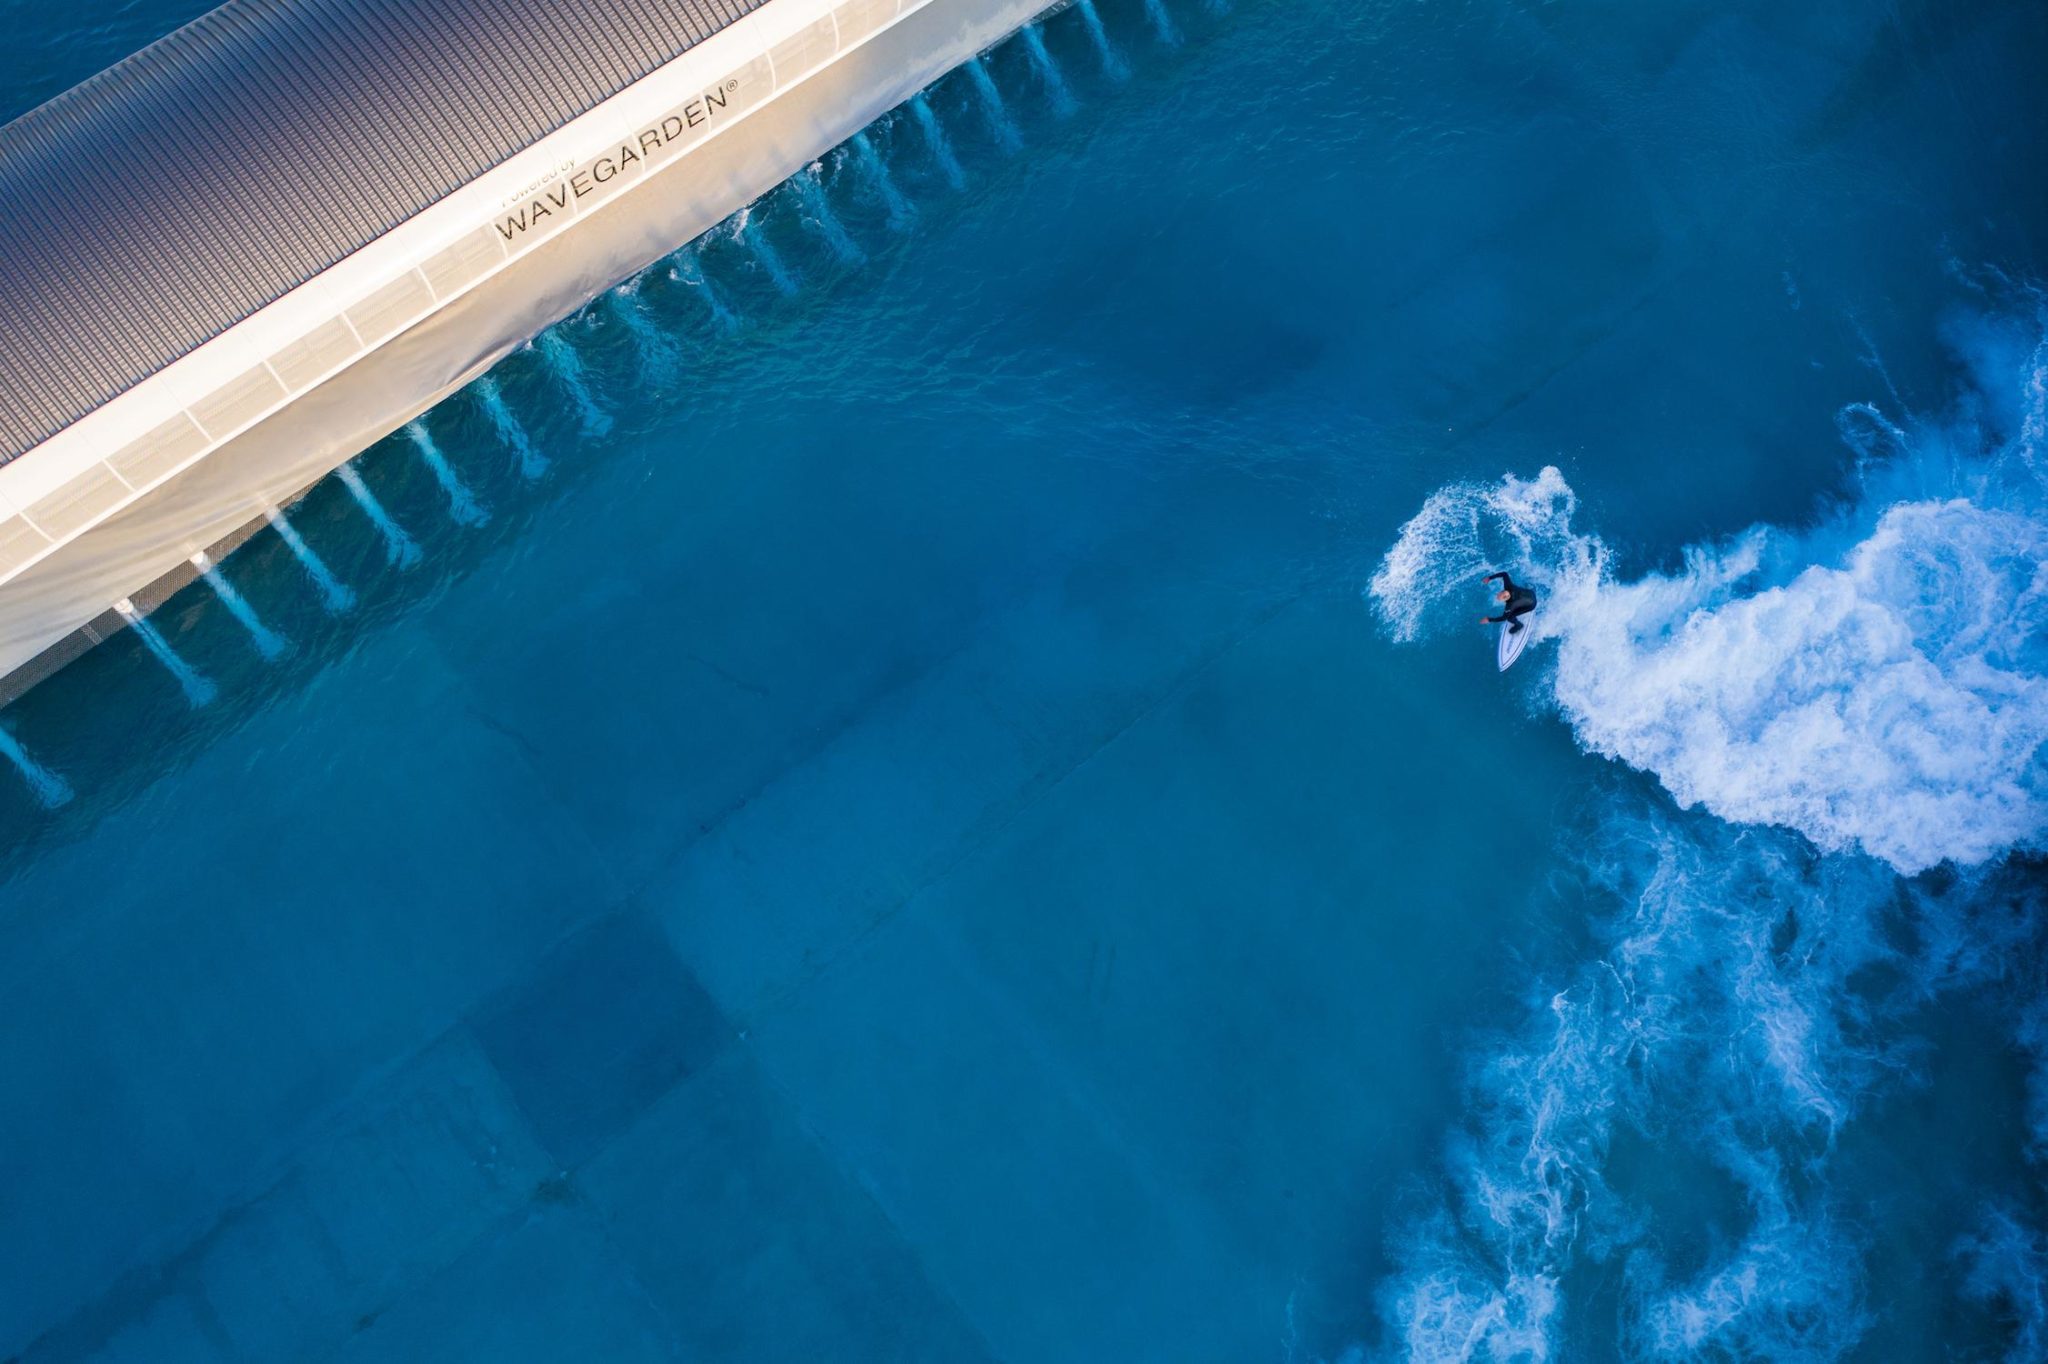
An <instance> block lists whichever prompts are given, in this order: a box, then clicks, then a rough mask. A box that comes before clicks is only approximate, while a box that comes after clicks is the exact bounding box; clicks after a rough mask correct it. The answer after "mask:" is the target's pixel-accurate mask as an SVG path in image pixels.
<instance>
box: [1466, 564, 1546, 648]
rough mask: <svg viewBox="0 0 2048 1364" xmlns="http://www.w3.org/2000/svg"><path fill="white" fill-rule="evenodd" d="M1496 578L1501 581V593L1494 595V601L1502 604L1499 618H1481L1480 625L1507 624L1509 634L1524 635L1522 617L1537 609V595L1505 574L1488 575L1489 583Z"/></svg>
mask: <svg viewBox="0 0 2048 1364" xmlns="http://www.w3.org/2000/svg"><path fill="white" fill-rule="evenodd" d="M1495 578H1498V579H1500V591H1498V592H1496V593H1494V594H1493V599H1494V600H1495V601H1497V602H1499V603H1500V604H1501V607H1500V614H1499V615H1497V616H1481V617H1480V618H1479V623H1480V624H1481V625H1500V624H1502V623H1505V624H1506V625H1507V627H1508V633H1509V634H1511V635H1519V634H1521V633H1522V617H1523V616H1526V615H1528V614H1529V613H1530V612H1531V611H1534V610H1535V609H1536V593H1535V592H1534V591H1532V590H1531V589H1529V588H1526V587H1524V586H1522V585H1521V584H1520V583H1518V582H1516V581H1515V580H1514V579H1513V578H1510V577H1509V576H1508V575H1507V574H1505V573H1489V574H1487V575H1486V581H1487V582H1492V581H1493V580H1494V579H1495Z"/></svg>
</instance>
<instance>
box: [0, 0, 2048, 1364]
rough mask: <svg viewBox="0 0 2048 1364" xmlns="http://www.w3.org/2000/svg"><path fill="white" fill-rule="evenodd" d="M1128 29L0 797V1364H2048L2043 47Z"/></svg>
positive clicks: (73, 57) (1855, 29)
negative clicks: (301, 1362)
mask: <svg viewBox="0 0 2048 1364" xmlns="http://www.w3.org/2000/svg"><path fill="white" fill-rule="evenodd" d="M1094 8H1095V12H1096V14H1097V15H1098V16H1099V19H1100V21H1101V24H1102V32H1101V34H1100V35H1098V34H1096V33H1095V32H1094V31H1093V29H1092V27H1091V25H1090V24H1089V22H1088V18H1089V16H1088V15H1087V14H1084V13H1083V12H1081V11H1079V10H1068V11H1065V12H1062V13H1060V14H1058V15H1055V16H1053V17H1051V18H1050V19H1049V20H1047V21H1046V22H1045V23H1044V25H1043V27H1042V31H1041V33H1040V34H1039V39H1040V42H1041V43H1042V48H1043V53H1044V56H1043V59H1041V58H1040V57H1039V56H1038V54H1037V52H1036V51H1035V50H1034V48H1033V46H1032V45H1031V44H1029V43H1026V42H1022V41H1014V42H1011V43H1008V44H1005V45H1003V46H1002V47H1000V48H999V49H997V50H996V51H995V52H993V53H992V54H990V55H989V56H988V57H987V58H985V59H984V62H983V63H982V64H981V65H980V66H979V67H978V68H975V69H971V70H968V71H962V72H960V73H956V74H955V75H953V76H951V77H948V78H947V79H945V80H943V81H941V82H939V83H938V84H937V85H936V86H935V87H934V88H933V89H932V90H931V91H929V92H928V93H927V94H926V95H925V96H923V97H922V104H921V105H913V106H911V107H907V108H905V109H903V110H900V111H898V112H897V113H896V114H893V115H891V116H889V117H887V118H885V119H883V120H882V121H881V122H880V123H878V124H877V125H876V126H874V127H873V128H871V129H870V130H868V131H867V133H865V134H864V137H863V140H862V141H861V142H859V143H856V144H854V145H852V146H849V147H847V148H842V149H839V150H837V151H835V152H833V153H831V154H828V155H827V156H825V157H823V158H822V159H821V160H820V162H819V163H818V164H817V166H816V167H815V168H813V169H810V170H807V171H806V172H804V173H803V174H802V175H801V176H800V177H799V179H798V181H797V182H795V183H793V184H792V185H790V186H787V187H785V188H784V189H782V190H779V191H777V192H776V193H774V194H771V195H769V196H767V197H766V198H765V199H764V200H763V201H762V202H761V203H759V204H757V205H755V206H754V207H753V208H752V209H750V210H749V211H748V212H747V213H746V214H744V215H742V216H741V217H739V218H736V219H735V220H734V221H733V222H732V223H729V224H727V225H726V226H724V227H722V228H720V229H718V230H716V231H714V232H713V233H711V234H709V235H708V236H707V237H706V238H704V239H703V240H702V241H700V242H698V243H696V244H694V245H692V246H690V247H688V248H687V249H685V250H683V251H681V252H680V253H679V254H678V255H676V256H675V257H672V258H670V259H668V260H666V261H663V262H661V263H659V264H657V265H656V266H654V267H652V268H650V269H649V270H648V271H647V272H645V274H643V275H642V276H641V277H640V278H639V279H638V280H636V281H633V282H631V283H630V285H629V286H628V287H627V288H626V289H625V290H623V291H620V292H617V293H614V294H613V295H611V296H608V297H606V298H602V299H599V300H597V301H595V302H593V303H592V304H591V305H590V306H589V307H588V308H586V309H584V310H582V311H581V312H579V313H578V314H577V315H575V316H574V317H571V318H569V319H567V320H565V321H564V322H563V323H562V324H561V325H559V326H558V327H556V328H554V329H552V330H551V331H550V332H549V333H548V334H547V335H546V336H545V337H543V338H542V339H541V340H540V341H538V342H537V343H536V344H535V345H533V346H531V347H527V348H523V349H521V350H520V351H518V352H516V353H515V354H514V355H512V356H511V357H510V358H508V359H507V360H506V361H505V362H504V363H503V364H502V365H500V366H499V367H498V368H497V369H496V370H495V371H494V372H493V374H492V375H491V376H490V382H489V384H488V385H482V384H480V385H478V386H475V387H473V388H472V389H470V390H469V391H467V392H465V393H462V394H459V395H457V396H455V397H453V398H451V399H450V400H449V401H448V402H446V403H444V404H443V405H442V406H441V407H439V408H437V409H436V410H434V411H433V412H431V413H429V414H427V416H426V417H425V418H423V419H422V422H421V423H420V424H419V425H418V426H417V428H415V429H413V430H411V431H406V432H400V433H398V434H397V435H395V436H394V437H392V438H391V439H389V440H387V441H385V442H383V443H381V444H380V445H379V446H377V447H375V448H373V449H372V450H370V451H367V452H365V453H364V454H363V455H362V456H361V457H360V458H359V459H358V460H357V461H356V463H355V466H354V467H355V469H356V471H357V476H358V482H359V484H360V486H359V487H352V486H350V484H349V483H348V482H347V481H345V480H343V479H340V478H336V479H330V480H328V481H326V482H325V483H323V484H322V485H320V486H319V487H317V488H316V489H314V490H313V492H312V493H311V494H310V495H309V496H308V497H307V498H305V499H304V500H303V501H301V502H299V503H297V504H296V505H294V506H293V507H292V508H290V509H289V516H290V526H291V528H292V529H293V530H294V531H295V533H296V534H297V535H298V536H299V537H300V538H301V540H302V541H303V544H304V549H305V552H306V556H307V557H304V558H302V557H300V556H299V555H298V554H297V553H296V552H295V549H294V547H293V546H292V545H290V544H288V543H287V542H285V541H284V540H283V539H281V538H280V537H279V535H277V534H276V533H275V532H272V531H265V532H264V533H263V534H261V535H259V536H257V537H256V538H255V539H254V540H252V541H251V542H250V543H249V544H248V545H247V546H246V547H244V548H243V549H241V550H240V551H238V552H237V553H235V554H234V555H232V556H230V557H229V558H228V559H227V560H226V561H225V562H223V563H222V564H221V565H220V568H219V572H220V574H221V575H222V578H223V581H224V582H225V583H226V584H227V585H228V586H229V587H230V588H231V589H232V596H233V600H235V601H238V602H239V603H240V604H241V607H240V611H237V610H235V609H232V608H231V606H230V604H229V598H228V596H227V595H224V594H223V593H221V592H220V591H218V590H216V589H215V588H213V587H210V586H209V585H208V584H207V583H206V582H204V581H202V582H199V583H195V584H194V585H193V587H192V588H190V589H188V590H187V591H185V592H183V593H181V594H180V595H179V596H178V597H177V598H175V599H174V600H173V601H172V602H171V603H170V604H169V605H168V606H167V607H166V608H165V609H163V610H161V611H159V612H158V613H156V615H155V616H154V617H153V618H152V624H153V626H154V628H155V630H156V631H157V633H158V636H159V642H160V644H161V645H162V646H163V647H164V648H165V649H166V650H167V651H169V653H170V656H171V657H172V658H174V659H175V661H176V663H177V665H178V667H179V668H181V669H183V670H184V675H185V677H186V679H187V680H186V682H185V684H184V685H181V683H180V680H179V677H178V676H175V675H174V674H173V673H172V672H171V671H169V670H168V669H167V668H166V666H165V665H164V663H163V662H162V661H160V660H159V658H158V657H157V656H156V655H155V654H154V653H153V652H152V651H151V649H150V648H149V647H147V644H146V642H145V641H144V640H142V639H140V638H138V637H136V636H135V634H134V633H133V632H130V633H128V634H126V635H124V636H123V637H121V638H119V639H116V640H115V641H113V642H111V643H110V644H108V645H107V646H106V647H103V648H101V649H99V650H97V651H95V652H94V653H93V654H92V655H90V656H89V657H88V658H87V659H85V660H84V661H83V662H82V663H80V664H79V665H77V666H76V667H74V668H73V669H71V670H70V671H68V672H67V673H66V674H65V675H64V676H63V677H62V678H61V679H60V680H58V681H56V682H54V683H52V684H50V685H47V686H45V687H42V688H40V689H38V690H37V691H36V692H34V693H32V694H31V695H30V696H28V697H27V698H25V699H24V700H23V701H21V702H20V703H18V704H16V705H14V706H12V707H10V708H9V709H8V711H7V712H6V713H5V715H4V716H0V723H4V726H5V731H6V736H7V737H6V739H5V741H4V742H0V755H5V756H7V757H8V758H9V759H10V760H18V761H19V762H20V763H21V764H24V766H23V767H22V768H21V769H20V771H21V772H22V773H23V774H24V775H23V777H22V779H17V778H16V768H15V767H13V766H11V765H10V766H8V767H6V768H4V769H0V827H4V829H5V842H6V849H5V852H4V854H0V876H4V878H5V879H4V889H0V999H4V1000H5V1001H6V1007H7V1016H8V1018H9V1019H10V1020H11V1026H10V1027H9V1028H8V1029H7V1030H6V1031H5V1033H4V1034H0V1094H4V1095H5V1096H6V1100H5V1102H6V1107H5V1109H4V1110H0V1118H4V1121H0V1169H4V1170H6V1171H7V1172H8V1178H7V1181H6V1184H5V1188H4V1192H0V1357H7V1356H9V1355H11V1354H16V1353H19V1354H20V1355H21V1356H22V1357H23V1358H25V1359H33V1360H56V1359H80V1358H91V1357H101V1358H125V1359H141V1360H152V1361H155V1360H183V1359H198V1360H219V1359H256V1360H279V1359H294V1358H323V1359H331V1358H346V1359H366V1360H367V1359H377V1360H386V1359H423V1358H443V1359H490V1360H507V1359H534V1360H560V1359H574V1358H588V1359H606V1360H619V1359H641V1358H647V1359H669V1358H676V1359H718V1360H726V1359H732V1360H785V1359H800V1358H804V1359H845V1360H876V1359H892V1360H900V1359H926V1360H947V1361H952V1360H975V1359H991V1360H993V1359H1002V1360H1010V1361H1025V1360H1062V1361H1065V1360H1120V1361H1127V1360H1171V1361H1194V1360H1217V1361H1243V1360H1254V1359H1267V1360H1276V1361H1302V1362H1305V1361H1338V1360H1347V1359H1349V1360H1381V1359H1418V1360H1443V1359H1472V1360H1501V1359H1554V1360H1572V1361H1577V1360H1596V1361H1597V1360H1608V1359H1660V1358H1705V1359H1847V1360H1862V1361H1876V1360H1954V1359H1969V1360H1991V1359H2033V1358H2040V1357H2042V1356H2043V1354H2044V1351H2048V1300H2044V1288H2043V1285H2044V1283H2048V1197H2044V1194H2043V1190H2042V1180H2041V1165H2040V1161H2041V1160H2042V1159H2043V1158H2044V1155H2048V1070H2044V1066H2048V991H2044V988H2043V985H2042V982H2043V980H2044V979H2048V973H2044V966H2048V962H2044V959H2043V954H2042V950H2041V942H2042V935H2041V928H2040V923H2041V921H2040V915H2041V912H2042V898H2043V888H2044V878H2043V874H2042V870H2041V864H2040V861H2039V849H2040V847H2041V843H2042V831H2043V828H2044V824H2048V773H2044V770H2043V764H2042V761H2041V757H2040V753H2041V749H2040V745H2041V743H2042V741H2043V738H2044V737H2048V644H2044V640H2048V588H2044V587H2043V586H2042V584H2044V583H2048V573H2044V570H2043V564H2044V563H2048V502H2044V494H2043V490H2042V485H2041V481H2040V479H2041V473H2040V470H2041V467H2042V464H2043V460H2044V459H2048V448H2044V447H2048V345H2044V337H2048V305H2044V301H2043V298H2042V296H2041V294H2040V293H2039V292H2038V289H2037V286H2036V285H2035V284H2034V283H2032V281H2036V280H2040V279H2042V278H2043V277H2044V274H2048V263H2044V261H2043V260H2042V243H2043V241H2044V235H2043V233H2044V228H2048V188H2044V184H2048V182H2044V179H2043V177H2041V176H2040V175H2039V174H2038V170H2037V168H2038V167H2040V166H2041V165H2043V164H2048V118H2044V114H2048V107H2044V106H2048V89H2044V87H2043V86H2042V84H2041V82H2040V80H2039V77H2038V72H2039V70H2040V69H2042V58H2043V57H2044V55H2048V11H2044V10H2043V9H2042V8H2041V7H2040V6H2038V5H2034V4H2028V3H2018V2H2015V3H1994V2H1991V0H1984V2H1976V0H1965V2H1964V3H1952V2H1945V3H1938V4H1937V3H1932V0H1929V3H1908V4H1903V5H1902V4H1883V5H1880V4H1874V3H1820V4H1814V5H1805V6H1785V5H1777V4H1764V3H1750V4H1727V3H1714V4H1709V3H1705V2H1704V0H1701V2H1700V3H1685V2H1681V3H1672V4H1663V5H1656V6H1649V5H1533V4H1517V3H1508V2H1507V0H1470V2H1469V3H1463V4H1456V3H1445V4H1434V3H1433V4H1412V3H1399V4H1393V3H1354V4H1347V5H1342V6H1338V5H1309V4H1286V3H1280V2H1279V0H1235V2H1234V3H1233V4H1231V5H1229V6H1222V5H1217V6H1213V7H1212V6H1207V5H1204V4H1199V3H1191V2H1190V0H1167V3H1165V4H1164V5H1147V4H1146V3H1144V0H1096V4H1095V7H1094ZM8 12H9V15H10V17H11V18H14V19H16V20H17V24H16V31H17V32H18V33H19V34H20V35H22V37H21V41H18V42H17V43H16V44H13V45H11V46H10V48H9V50H8V53H7V55H6V56H5V57H4V58H0V61H4V62H5V63H6V66H5V70H7V71H8V73H9V74H10V75H11V76H12V77H13V79H12V81H11V82H9V83H8V85H7V86H6V88H7V89H8V90H9V91H10V97H11V98H12V99H13V106H12V107H14V108H17V109H18V108H20V107H25V106H26V105H28V104H31V103H33V102H34V101H35V100H36V99H38V98H41V97H43V96H44V95H47V94H48V93H50V92H51V91H52V90H54V89H55V88H58V87H61V86H62V85H64V84H66V83H68V82H69V81H71V80H74V79H77V78H80V77H83V76H84V75H85V74H87V73H89V71H91V70H92V69H94V68H96V67H97V66H99V65H102V64H104V63H105V62H108V61H111V60H114V59H115V58H117V57H119V56H120V55H122V54H123V53H124V52H126V51H127V50H129V49H131V48H132V47H134V46H135V45H137V44H138V43H140V42H142V41H145V40H146V39H147V38H149V37H151V36H153V35H154V33H155V32H157V31H160V30H162V29H164V28H167V27H169V26H171V25H173V24H175V23H176V22H179V21H180V20H182V19H183V18H185V17H187V15H188V13H189V11H186V10H178V11H173V10H168V9H151V10H149V11H147V12H145V11H143V10H139V9H138V10H133V11H129V12H127V13H125V14H124V15H122V16H120V20H119V22H118V24H115V25H114V26H112V27H109V28H104V29H97V30H92V31H88V32H80V31H78V29H77V25H76V22H75V16H73V15H67V14H64V13H61V12H59V11H57V10H55V9H54V8H52V7H50V6H49V5H48V4H47V2H46V0H34V2H33V3H30V2H28V0H10V3H9V5H8ZM1169 38H1171V39H1172V41H1168V39H1169ZM984 81H985V83H983V82H984ZM316 564H317V565H318V567H317V568H316V567H315V565H316ZM1482 565H1494V566H1505V567H1508V568H1511V569H1513V570H1514V571H1515V572H1516V573H1517V574H1518V575H1520V576H1523V577H1525V578H1528V579H1529V580H1532V581H1534V582H1536V583H1537V584H1538V586H1539V588H1540V589H1541V590H1542V591H1543V592H1544V594H1545V603H1544V606H1543V607H1542V608H1541V609H1540V611H1539V615H1538V617H1537V623H1538V629H1539V631H1540V634H1539V636H1538V638H1537V640H1536V642H1535V643H1534V645H1533V646H1532V647H1531V649H1530V650H1529V652H1528V653H1527V654H1526V655H1525V657H1524V658H1523V660H1522V662H1521V663H1519V664H1518V665H1517V667H1516V669H1515V670H1514V671H1513V672H1512V673H1510V674H1508V675H1506V676H1505V677H1502V676H1500V675H1498V674H1496V673H1495V672H1494V671H1493V667H1492V662H1491V660H1492V656H1493V649H1492V641H1491V639H1490V638H1488V637H1487V635H1486V633H1485V632H1484V631H1482V630H1481V629H1480V627H1478V626H1477V625H1476V624H1474V623H1473V621H1472V618H1473V617H1475V616H1477V615H1478V614H1479V613H1480V610H1481V609H1482V608H1484V606H1485V598H1484V596H1483V594H1482V593H1481V592H1480V590H1479V584H1478V582H1477V578H1478V574H1479V573H1480V572H1481V571H1482ZM344 604H346V605H347V606H348V608H349V609H346V610H342V609H340V608H341V607H342V606H343V605H344ZM331 608H332V609H331ZM252 619H253V620H254V621H256V622H258V623H259V624H260V626H261V628H262V629H263V630H264V631H267V632H271V633H273V634H274V636H275V637H276V638H277V639H280V640H288V641H289V642H290V645H291V647H290V649H289V650H288V651H287V650H284V649H281V648H280V649H277V650H274V651H272V652H275V653H277V654H278V657H276V658H266V657H265V656H264V654H265V652H266V651H265V650H263V649H261V648H259V647H252V641H253V640H255V639H257V638H258V636H256V635H255V634H254V633H253V632H252V630H251V628H250V625H249V623H248V622H249V620H252ZM195 680H196V681H197V682H199V683H202V684H203V686H200V687H194V686H193V685H192V683H193V681H195Z"/></svg>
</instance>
